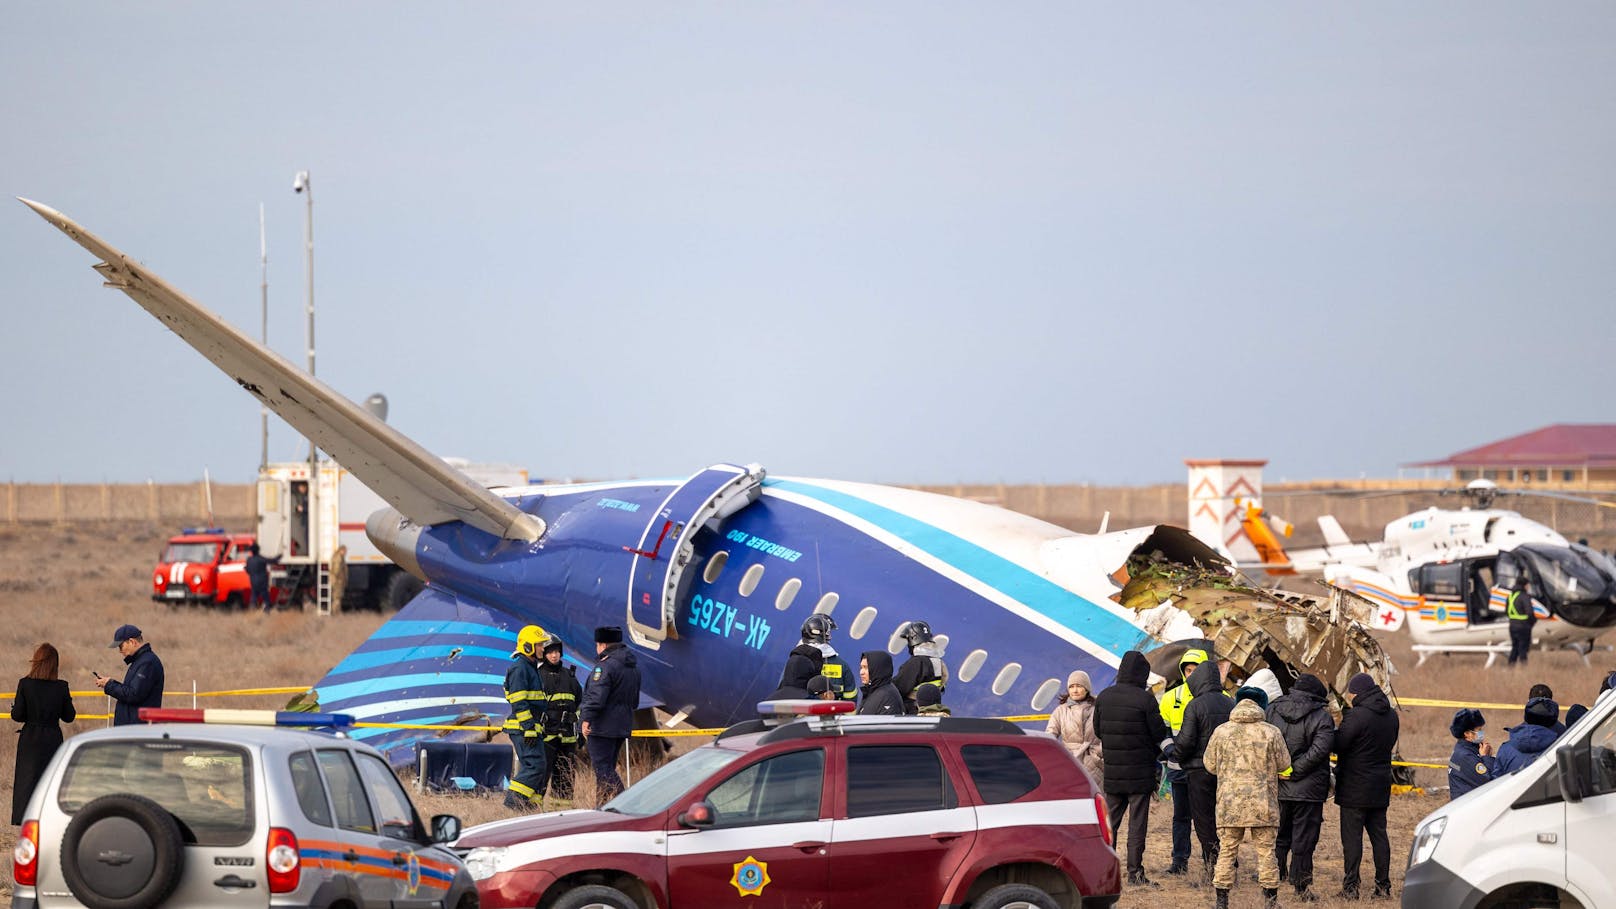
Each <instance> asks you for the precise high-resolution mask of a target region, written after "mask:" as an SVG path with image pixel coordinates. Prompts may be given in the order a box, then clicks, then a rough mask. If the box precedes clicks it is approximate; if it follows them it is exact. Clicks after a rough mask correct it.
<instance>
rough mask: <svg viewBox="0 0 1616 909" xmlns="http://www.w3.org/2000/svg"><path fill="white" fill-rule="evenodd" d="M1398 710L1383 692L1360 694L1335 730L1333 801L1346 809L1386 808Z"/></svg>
mask: <svg viewBox="0 0 1616 909" xmlns="http://www.w3.org/2000/svg"><path fill="white" fill-rule="evenodd" d="M1397 734H1398V720H1397V711H1395V710H1393V709H1392V704H1391V701H1389V700H1387V698H1386V692H1384V691H1381V690H1380V689H1379V688H1376V689H1374V690H1372V691H1370V692H1369V693H1367V694H1364V695H1362V696H1360V697H1359V698H1358V700H1357V703H1355V704H1354V705H1353V706H1352V707H1351V708H1350V709H1348V710H1347V712H1346V714H1345V715H1344V716H1342V717H1341V728H1339V729H1337V730H1336V732H1335V753H1336V757H1337V758H1338V760H1337V761H1336V765H1335V803H1336V804H1337V805H1346V806H1347V807H1349V808H1385V807H1386V806H1387V805H1389V804H1391V799H1392V752H1393V751H1394V750H1396V748H1397Z"/></svg>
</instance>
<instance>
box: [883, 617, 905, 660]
mask: <svg viewBox="0 0 1616 909" xmlns="http://www.w3.org/2000/svg"><path fill="white" fill-rule="evenodd" d="M904 624H906V623H904ZM900 631H903V624H899V625H898V627H897V628H895V629H893V631H892V637H890V638H887V653H897V652H898V651H900V650H902V649H903V648H904V645H905V643H907V642H906V641H904V639H903V638H902V637H899V635H898V632H900Z"/></svg>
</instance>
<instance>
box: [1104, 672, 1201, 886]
mask: <svg viewBox="0 0 1616 909" xmlns="http://www.w3.org/2000/svg"><path fill="white" fill-rule="evenodd" d="M1149 681H1150V661H1149V660H1147V659H1145V655H1144V654H1142V653H1140V652H1139V651H1137V650H1130V651H1128V652H1127V653H1124V654H1123V655H1122V662H1121V664H1120V665H1118V666H1117V679H1116V682H1115V683H1114V684H1113V685H1112V686H1111V687H1110V688H1107V689H1105V690H1104V691H1102V692H1100V693H1099V695H1097V696H1096V697H1095V699H1094V731H1095V733H1096V734H1097V735H1099V737H1100V748H1101V754H1102V756H1103V757H1104V758H1105V805H1106V810H1107V812H1108V813H1109V814H1110V816H1111V841H1112V842H1113V843H1114V842H1116V841H1117V830H1118V829H1119V828H1120V827H1121V826H1122V815H1123V813H1124V811H1126V813H1127V815H1128V883H1130V884H1134V885H1138V886H1145V887H1155V886H1156V884H1155V883H1153V882H1152V881H1150V880H1149V879H1148V878H1146V877H1145V865H1144V862H1145V833H1146V831H1147V830H1148V829H1149V824H1150V796H1151V793H1153V792H1155V791H1156V757H1157V756H1158V755H1160V754H1161V751H1162V749H1163V748H1164V747H1166V746H1167V744H1168V743H1169V742H1170V741H1171V739H1170V738H1169V736H1168V732H1167V723H1166V722H1164V721H1163V720H1162V718H1161V709H1160V708H1159V707H1158V706H1157V704H1156V699H1155V698H1154V697H1152V696H1151V694H1150V691H1149V689H1147V688H1146V687H1145V685H1146V684H1147V683H1148V682H1149ZM1190 703H1191V704H1193V703H1195V702H1194V701H1191V702H1190Z"/></svg>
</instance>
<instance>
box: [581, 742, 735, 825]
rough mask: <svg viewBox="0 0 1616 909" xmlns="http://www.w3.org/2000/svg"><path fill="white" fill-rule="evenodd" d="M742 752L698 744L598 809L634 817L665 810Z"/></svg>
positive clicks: (733, 760) (732, 761)
mask: <svg viewBox="0 0 1616 909" xmlns="http://www.w3.org/2000/svg"><path fill="white" fill-rule="evenodd" d="M745 754H746V752H744V751H731V750H729V749H728V748H719V747H717V746H715V745H705V746H703V747H701V748H697V749H696V750H695V751H692V752H690V753H689V754H686V755H683V756H681V757H678V758H675V759H674V760H672V761H669V762H668V763H666V764H663V765H662V766H661V767H658V768H657V769H656V770H654V771H652V773H651V775H650V776H648V777H646V778H645V779H643V780H640V781H639V782H638V783H635V784H634V785H633V786H630V787H629V788H628V789H626V790H624V791H623V793H622V794H621V795H619V796H618V797H617V798H615V799H612V800H611V801H609V802H607V803H606V804H605V805H604V806H602V809H601V810H603V811H616V812H619V813H621V814H629V815H633V816H634V817H645V816H646V815H649V814H656V813H657V812H659V811H666V810H668V806H669V805H672V804H673V803H674V801H675V800H677V799H678V798H679V796H681V795H684V794H685V793H687V792H689V791H690V788H691V787H692V786H695V785H696V784H698V783H700V782H702V781H703V780H706V779H707V778H709V777H711V776H712V775H713V774H714V773H717V772H718V771H719V770H721V769H723V768H724V767H727V766H729V765H730V764H731V763H734V762H735V761H736V760H737V759H739V758H741V757H742V756H744V755H745Z"/></svg>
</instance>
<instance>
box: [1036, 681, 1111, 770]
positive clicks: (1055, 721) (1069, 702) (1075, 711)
mask: <svg viewBox="0 0 1616 909" xmlns="http://www.w3.org/2000/svg"><path fill="white" fill-rule="evenodd" d="M1044 731H1045V732H1048V733H1049V734H1051V735H1053V736H1055V737H1056V738H1058V739H1060V740H1061V741H1062V742H1063V743H1065V745H1066V750H1067V751H1070V752H1071V753H1072V757H1074V758H1076V759H1077V762H1078V763H1079V764H1082V765H1083V769H1084V770H1087V771H1088V772H1089V776H1091V777H1093V778H1094V791H1095V792H1103V791H1104V790H1105V760H1104V759H1103V758H1102V757H1101V752H1100V737H1099V736H1098V735H1097V734H1095V732H1094V692H1093V691H1092V690H1090V688H1089V674H1088V673H1086V672H1084V671H1083V670H1081V669H1079V670H1077V671H1076V672H1074V673H1072V674H1071V675H1069V676H1067V677H1066V696H1065V697H1064V698H1062V699H1061V703H1060V706H1058V707H1056V708H1055V712H1054V713H1052V714H1050V715H1049V728H1047V729H1045V730H1044Z"/></svg>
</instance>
